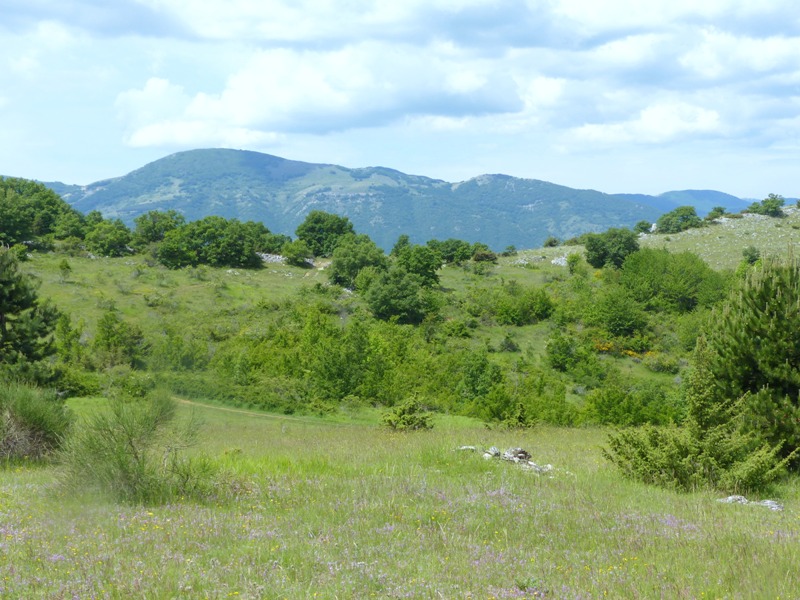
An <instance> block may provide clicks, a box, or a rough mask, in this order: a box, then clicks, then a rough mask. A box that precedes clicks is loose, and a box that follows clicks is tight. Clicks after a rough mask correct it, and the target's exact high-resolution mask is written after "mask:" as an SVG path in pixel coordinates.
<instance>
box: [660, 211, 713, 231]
mask: <svg viewBox="0 0 800 600" xmlns="http://www.w3.org/2000/svg"><path fill="white" fill-rule="evenodd" d="M703 225H704V223H703V221H702V219H700V217H698V216H697V211H696V210H695V209H694V206H679V207H678V208H676V209H675V210H672V211H670V212H668V213H666V214H663V215H661V216H660V217H659V218H658V220H657V221H656V231H657V232H658V233H680V232H681V231H686V230H687V229H691V228H695V227H703Z"/></svg>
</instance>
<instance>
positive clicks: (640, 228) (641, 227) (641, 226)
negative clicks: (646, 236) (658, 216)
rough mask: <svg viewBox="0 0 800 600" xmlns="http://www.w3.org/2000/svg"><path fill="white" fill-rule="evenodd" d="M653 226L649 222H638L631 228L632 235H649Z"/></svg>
mask: <svg viewBox="0 0 800 600" xmlns="http://www.w3.org/2000/svg"><path fill="white" fill-rule="evenodd" d="M652 227H653V224H652V223H651V222H650V221H639V222H638V223H636V225H634V226H633V232H634V233H650V229H652Z"/></svg>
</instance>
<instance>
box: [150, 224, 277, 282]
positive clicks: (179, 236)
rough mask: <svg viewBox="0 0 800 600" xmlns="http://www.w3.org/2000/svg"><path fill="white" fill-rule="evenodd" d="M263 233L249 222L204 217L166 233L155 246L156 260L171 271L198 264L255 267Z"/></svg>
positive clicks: (259, 262) (260, 228)
mask: <svg viewBox="0 0 800 600" xmlns="http://www.w3.org/2000/svg"><path fill="white" fill-rule="evenodd" d="M265 231H267V230H266V228H263V227H259V226H256V225H255V224H253V223H251V222H248V223H241V222H239V221H237V220H236V219H231V220H227V219H224V218H222V217H217V216H210V217H205V218H204V219H200V220H199V221H192V222H191V223H186V224H184V225H181V226H179V227H176V228H175V229H171V230H169V231H167V232H166V233H165V234H164V238H163V240H162V242H161V243H160V244H159V246H158V251H157V255H158V260H159V261H160V262H161V263H162V264H163V265H164V266H166V267H169V268H171V269H177V268H180V267H187V266H192V267H196V266H197V265H200V264H204V265H210V266H212V267H243V268H257V267H260V266H261V258H260V257H259V256H258V254H257V252H258V251H259V250H260V249H261V248H262V247H263V245H264V243H265V240H264V236H266V235H267V233H264V232H265Z"/></svg>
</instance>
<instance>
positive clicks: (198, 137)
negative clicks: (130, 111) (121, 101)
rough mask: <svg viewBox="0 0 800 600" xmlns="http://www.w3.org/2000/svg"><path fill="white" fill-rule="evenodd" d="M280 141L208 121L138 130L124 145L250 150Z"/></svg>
mask: <svg viewBox="0 0 800 600" xmlns="http://www.w3.org/2000/svg"><path fill="white" fill-rule="evenodd" d="M280 139H281V136H279V135H278V134H275V133H267V132H263V131H255V130H252V129H247V128H244V127H230V126H227V125H221V124H218V123H213V122H209V121H191V120H175V121H170V120H168V121H159V122H156V123H151V124H148V125H145V126H143V127H140V128H138V129H136V130H135V131H134V132H133V133H131V134H130V135H129V136H127V137H126V140H125V141H126V143H127V144H128V145H129V146H132V147H134V148H147V147H151V146H161V147H167V148H192V147H194V148H196V147H201V146H221V147H226V148H252V147H258V146H262V145H265V144H273V143H276V142H277V141H279V140H280Z"/></svg>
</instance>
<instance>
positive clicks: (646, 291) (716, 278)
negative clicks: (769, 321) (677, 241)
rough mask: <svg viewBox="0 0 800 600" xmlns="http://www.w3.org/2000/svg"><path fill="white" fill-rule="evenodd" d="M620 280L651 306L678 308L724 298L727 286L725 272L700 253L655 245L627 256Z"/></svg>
mask: <svg viewBox="0 0 800 600" xmlns="http://www.w3.org/2000/svg"><path fill="white" fill-rule="evenodd" d="M620 283H622V285H623V286H624V287H625V288H626V289H627V290H629V291H630V292H631V294H632V295H633V297H634V299H636V300H637V301H638V302H642V303H643V304H644V305H645V306H646V308H648V309H649V310H661V309H667V310H671V311H675V312H689V311H691V310H693V309H694V308H695V307H696V306H710V305H712V304H713V303H715V302H716V301H718V300H721V299H722V297H723V296H724V294H725V289H726V284H725V280H724V278H723V276H722V275H720V274H719V273H717V272H716V271H714V270H713V269H712V268H711V267H709V266H708V265H707V264H706V263H705V262H703V260H702V259H701V258H700V257H699V256H697V255H695V254H692V253H691V252H680V253H678V254H672V253H671V252H669V251H668V250H666V249H658V250H657V249H653V248H642V249H641V250H639V251H638V252H634V253H633V254H630V255H629V256H628V257H627V258H626V259H625V262H624V263H623V265H622V273H621V277H620Z"/></svg>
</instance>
